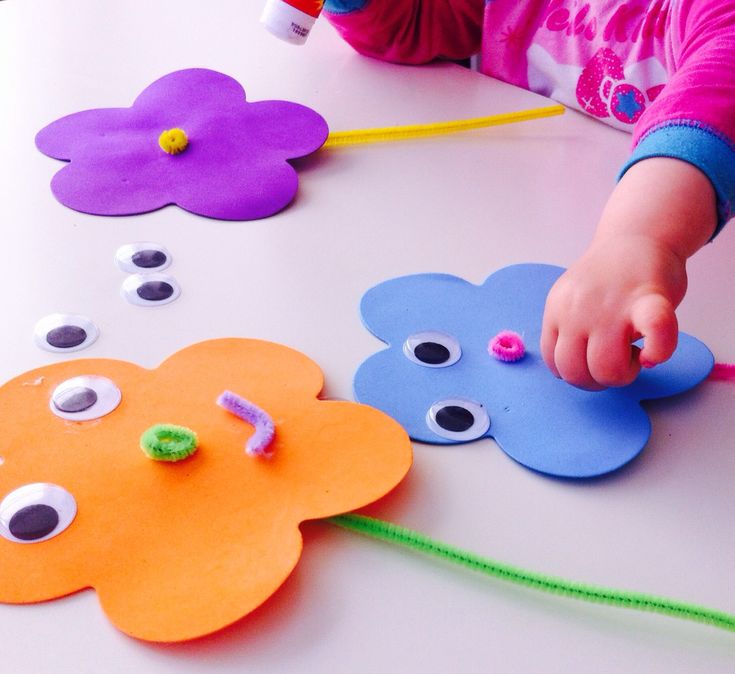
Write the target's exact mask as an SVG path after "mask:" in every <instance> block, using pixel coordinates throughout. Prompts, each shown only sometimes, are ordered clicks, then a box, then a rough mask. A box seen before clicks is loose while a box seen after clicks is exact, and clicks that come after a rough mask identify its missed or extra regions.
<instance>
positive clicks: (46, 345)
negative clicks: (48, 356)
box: [33, 314, 100, 353]
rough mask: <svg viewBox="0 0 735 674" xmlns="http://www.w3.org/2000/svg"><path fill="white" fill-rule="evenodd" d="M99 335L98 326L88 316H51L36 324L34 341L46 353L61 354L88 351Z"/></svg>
mask: <svg viewBox="0 0 735 674" xmlns="http://www.w3.org/2000/svg"><path fill="white" fill-rule="evenodd" d="M99 334H100V331H99V329H98V328H97V326H96V325H95V324H94V323H92V321H91V320H90V319H89V318H87V317H86V316H80V315H78V314H50V315H49V316H46V317H44V318H42V319H41V320H40V321H38V323H36V327H35V328H34V330H33V340H34V341H35V342H36V346H38V347H39V348H41V349H44V350H45V351H53V352H55V353H61V352H64V351H80V350H81V349H86V348H87V347H88V346H90V345H92V344H93V343H94V342H95V340H96V339H97V337H99Z"/></svg>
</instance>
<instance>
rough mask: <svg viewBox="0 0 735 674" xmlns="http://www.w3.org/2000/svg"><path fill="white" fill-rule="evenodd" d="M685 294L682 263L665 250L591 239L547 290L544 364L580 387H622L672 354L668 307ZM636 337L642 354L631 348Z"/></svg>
mask: <svg viewBox="0 0 735 674" xmlns="http://www.w3.org/2000/svg"><path fill="white" fill-rule="evenodd" d="M685 291H686V270H685V261H684V260H683V259H681V258H679V257H678V256H677V255H676V253H674V252H673V251H671V250H669V249H668V247H667V246H665V245H661V244H660V243H659V242H658V241H656V240H654V239H647V238H645V237H642V236H638V237H636V236H629V235H627V236H626V235H618V236H610V237H607V238H604V239H601V240H595V242H594V243H593V244H592V246H591V247H590V248H589V250H587V252H586V253H585V254H584V255H583V256H582V258H581V259H579V260H578V261H577V262H576V263H575V264H574V265H572V267H571V268H570V269H569V270H568V271H567V272H566V273H565V274H564V275H563V276H562V277H561V278H560V279H559V280H558V281H557V283H556V284H555V285H554V287H553V288H552V290H551V292H550V293H549V297H548V299H547V301H546V311H545V313H544V327H543V334H542V339H541V351H542V353H543V356H544V360H545V361H546V364H547V365H548V366H549V368H550V369H551V371H552V372H553V373H554V374H556V375H557V376H559V377H561V378H563V379H565V380H566V381H568V382H569V383H570V384H574V385H575V386H579V387H581V388H586V389H599V388H604V387H606V386H624V385H626V384H629V383H630V382H632V381H633V380H634V379H635V377H636V375H637V374H638V371H639V370H640V368H641V365H642V366H644V367H650V366H653V365H657V364H658V363H662V362H663V361H665V360H667V359H668V358H669V357H670V356H671V354H672V353H673V352H674V349H675V348H676V340H677V334H678V328H677V322H676V315H675V314H674V309H675V307H676V306H677V305H678V304H679V302H680V301H681V300H682V299H683V297H684V293H685ZM640 337H645V344H644V347H643V349H642V350H641V349H639V348H638V347H636V346H633V345H632V342H633V341H635V340H636V339H638V338H640Z"/></svg>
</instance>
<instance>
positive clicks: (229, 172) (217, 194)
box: [36, 69, 329, 220]
mask: <svg viewBox="0 0 735 674" xmlns="http://www.w3.org/2000/svg"><path fill="white" fill-rule="evenodd" d="M174 127H178V128H181V129H183V130H184V131H185V132H186V134H187V137H188V139H189V145H188V147H187V148H186V150H185V151H184V152H182V153H181V154H178V155H169V154H166V153H165V152H164V151H163V150H161V148H160V147H159V146H158V137H159V135H160V133H161V132H162V131H164V130H165V129H170V128H174ZM328 133H329V129H328V127H327V124H326V122H325V121H324V119H323V118H322V117H321V116H320V115H318V114H317V113H316V112H314V111H313V110H311V109H309V108H307V107H305V106H302V105H299V104H296V103H290V102H288V101H260V102H257V103H248V102H247V101H246V100H245V92H244V90H243V88H242V87H241V86H240V84H239V83H238V82H237V81H236V80H234V79H232V78H231V77H228V76H227V75H223V74H222V73H217V72H215V71H212V70H205V69H192V70H181V71H177V72H175V73H171V74H170V75H166V76H165V77H162V78H161V79H159V80H157V81H156V82H154V83H153V84H151V85H150V86H149V87H148V88H146V89H145V90H144V91H143V92H142V93H141V94H140V96H138V98H137V99H136V100H135V103H134V104H133V106H132V107H131V108H101V109H97V110H86V111H83V112H80V113H76V114H73V115H68V116H67V117H63V118H61V119H59V120H57V121H56V122H53V123H52V124H50V125H48V126H47V127H46V128H44V129H42V130H41V131H40V132H39V133H38V135H37V137H36V145H37V146H38V148H39V150H41V151H42V152H44V153H45V154H47V155H49V156H52V157H54V158H57V159H65V160H69V161H70V162H71V163H70V165H69V166H66V167H64V168H63V169H62V170H60V171H59V172H58V173H57V174H56V176H54V179H53V180H52V190H53V192H54V195H55V196H56V198H57V199H58V200H59V201H60V202H61V203H63V204H64V205H66V206H69V207H70V208H73V209H75V210H79V211H83V212H85V213H92V214H97V215H132V214H136V213H145V212H148V211H151V210H155V209H157V208H161V207H162V206H165V205H167V204H178V205H179V206H181V207H182V208H184V209H186V210H189V211H191V212H193V213H198V214H200V215H205V216H208V217H214V218H220V219H224V220H250V219H255V218H262V217H266V216H269V215H272V214H274V213H277V212H278V211H279V210H281V209H282V208H284V207H285V206H286V205H287V204H288V203H289V202H290V201H291V200H292V199H293V197H294V195H295V194H296V190H297V186H298V178H297V175H296V172H295V170H294V169H293V167H291V166H290V164H288V163H287V160H288V159H293V158H296V157H301V156H304V155H306V154H309V153H311V152H313V151H315V150H317V149H318V148H319V147H321V145H322V144H323V143H324V141H325V140H326V138H327V135H328Z"/></svg>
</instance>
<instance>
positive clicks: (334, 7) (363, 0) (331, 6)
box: [324, 0, 368, 14]
mask: <svg viewBox="0 0 735 674" xmlns="http://www.w3.org/2000/svg"><path fill="white" fill-rule="evenodd" d="M367 1H368V0H325V2H324V9H325V11H327V12H329V13H330V14H349V13H350V12H354V11H355V10H357V9H362V8H363V7H364V6H365V5H366V4H367Z"/></svg>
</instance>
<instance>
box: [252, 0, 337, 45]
mask: <svg viewBox="0 0 735 674" xmlns="http://www.w3.org/2000/svg"><path fill="white" fill-rule="evenodd" d="M323 5H324V0H267V1H266V3H265V7H264V8H263V14H262V15H261V17H260V23H262V24H263V25H264V26H265V27H266V28H267V29H268V30H269V31H270V32H271V33H273V35H275V36H276V37H279V38H281V40H285V41H286V42H290V43H291V44H304V42H306V38H307V37H309V32H310V31H311V28H312V26H313V25H314V23H315V22H316V20H317V17H318V16H319V14H320V13H321V11H322V6H323Z"/></svg>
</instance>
